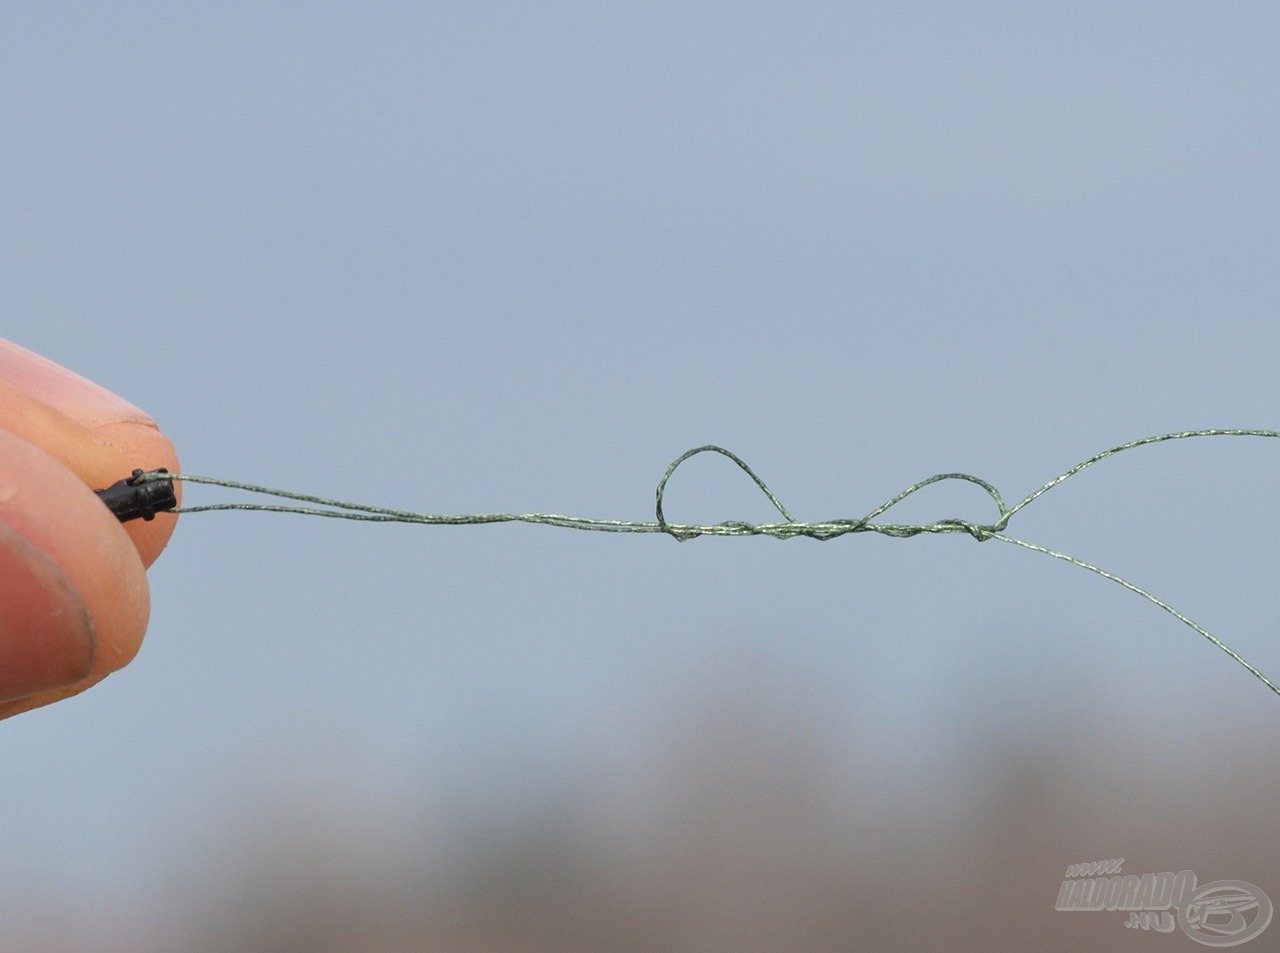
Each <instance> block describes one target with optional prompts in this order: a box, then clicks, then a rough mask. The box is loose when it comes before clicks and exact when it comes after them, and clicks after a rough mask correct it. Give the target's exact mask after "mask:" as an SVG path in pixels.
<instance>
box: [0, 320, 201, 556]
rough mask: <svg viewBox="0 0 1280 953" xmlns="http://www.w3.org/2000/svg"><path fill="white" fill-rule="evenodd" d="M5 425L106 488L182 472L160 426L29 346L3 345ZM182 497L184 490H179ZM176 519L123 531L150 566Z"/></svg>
mask: <svg viewBox="0 0 1280 953" xmlns="http://www.w3.org/2000/svg"><path fill="white" fill-rule="evenodd" d="M0 428H3V429H5V430H8V431H10V432H11V433H14V434H17V435H18V436H20V437H22V438H23V439H25V440H27V441H28V442H30V443H33V444H35V445H36V446H37V447H40V448H42V449H43V450H45V451H46V452H47V453H49V454H50V455H51V456H53V457H55V458H56V459H58V460H60V461H62V463H63V465H64V466H66V467H67V469H69V470H71V471H72V472H73V473H75V474H76V475H77V476H79V477H80V479H81V480H82V481H83V482H84V483H85V484H86V485H88V486H89V487H92V488H94V489H101V488H102V487H107V486H110V485H111V484H112V483H115V482H116V481H117V480H120V479H122V478H123V477H126V476H128V475H129V474H130V473H132V472H133V470H135V469H138V468H141V469H143V470H154V469H157V468H159V467H166V468H167V469H169V470H172V471H175V472H176V471H177V470H178V457H177V453H176V452H175V451H174V448H173V444H172V443H171V442H170V440H169V438H168V437H166V436H165V435H164V434H162V433H161V432H160V429H159V428H158V427H157V426H156V422H155V421H154V420H152V419H151V418H150V417H149V416H148V415H147V414H145V413H143V412H142V411H141V410H139V409H138V408H137V407H134V406H133V405H132V404H130V403H129V402H128V401H126V400H124V399H123V398H121V397H118V396H116V395H115V394H113V393H111V391H109V390H106V389H105V388H103V387H100V386H99V385H97V384H95V383H93V382H92V381H89V380H86V379H85V378H83V377H81V376H80V375H78V374H75V373H73V372H71V371H69V370H67V369H66V368H64V367H60V366H59V365H57V364H54V363H53V362H52V361H49V360H47V359H46V358H43V357H41V356H40V355H38V354H35V353H33V352H31V351H28V350H27V349H26V348H23V347H19V346H18V345H16V344H13V343H11V342H9V341H5V340H0ZM176 489H177V491H178V493H179V500H181V488H180V487H176ZM176 524H177V517H173V516H167V517H162V518H159V519H155V520H147V521H142V520H134V521H133V522H131V523H129V524H128V525H127V526H126V527H125V531H126V532H127V533H128V535H129V537H130V538H131V539H132V540H133V541H134V544H135V545H136V546H137V549H138V552H139V554H140V555H141V556H142V561H143V564H144V565H146V566H150V565H151V564H152V563H153V562H155V559H156V557H157V556H159V555H160V551H161V550H162V549H164V547H165V544H166V543H168V541H169V537H170V536H171V535H172V534H173V530H174V527H175V526H176Z"/></svg>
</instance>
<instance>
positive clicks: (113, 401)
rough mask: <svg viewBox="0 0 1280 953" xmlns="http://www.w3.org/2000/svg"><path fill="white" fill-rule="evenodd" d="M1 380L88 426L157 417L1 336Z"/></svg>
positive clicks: (147, 419)
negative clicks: (150, 415)
mask: <svg viewBox="0 0 1280 953" xmlns="http://www.w3.org/2000/svg"><path fill="white" fill-rule="evenodd" d="M0 380H3V381H4V382H5V383H7V384H11V385H12V386H13V387H14V388H16V389H17V390H19V391H21V392H22V393H24V394H26V395H27V396H29V397H32V398H34V399H36V400H38V401H40V402H41V403H42V404H44V405H45V406H47V407H52V408H53V409H55V410H58V411H61V412H62V413H64V414H66V415H67V416H68V417H70V418H71V419H72V420H75V421H76V422H78V423H81V424H84V425H85V426H87V427H98V426H101V425H102V424H108V423H116V422H119V421H125V420H132V421H139V422H143V423H150V424H154V421H152V419H151V418H150V417H149V416H148V415H147V414H145V413H143V412H142V411H141V410H139V409H138V408H137V407H135V406H133V404H131V403H129V402H128V401H127V400H125V399H124V398H123V397H119V396H117V395H116V394H113V393H112V392H111V391H109V390H107V389H106V388H105V387H102V386H100V385H98V384H95V383H94V382H93V381H91V380H86V379H85V378H83V377H81V376H80V375H79V374H77V373H75V372H74V371H69V370H67V369H66V368H65V367H62V366H61V365H59V364H55V363H53V361H51V360H49V359H48V358H45V357H41V356H40V355H39V354H36V353H34V352H33V351H28V350H27V349H26V348H25V347H21V346H19V345H17V344H14V343H13V342H12V341H5V340H3V339H0Z"/></svg>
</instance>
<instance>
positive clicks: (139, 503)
mask: <svg viewBox="0 0 1280 953" xmlns="http://www.w3.org/2000/svg"><path fill="white" fill-rule="evenodd" d="M168 472H169V471H168V470H166V469H165V468H164V467H161V468H160V469H159V470H134V471H133V476H130V477H126V478H125V479H123V480H119V481H117V482H116V483H113V484H111V485H110V486H109V487H107V488H106V489H105V490H94V492H95V493H97V494H98V496H99V497H100V498H101V499H102V502H103V503H106V504H107V508H108V509H109V510H111V512H112V513H115V514H116V517H117V518H118V519H119V520H120V522H121V523H127V522H129V520H136V519H138V518H139V517H141V518H142V519H144V520H153V519H155V518H156V514H157V513H163V512H164V511H166V510H171V509H173V508H174V507H175V506H177V505H178V497H177V496H176V495H175V494H174V492H173V481H172V480H141V479H139V478H140V477H142V476H143V475H145V474H151V473H168Z"/></svg>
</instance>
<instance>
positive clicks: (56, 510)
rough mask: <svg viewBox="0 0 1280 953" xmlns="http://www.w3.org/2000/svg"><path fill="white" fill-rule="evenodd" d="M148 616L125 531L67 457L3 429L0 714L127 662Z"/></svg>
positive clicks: (70, 689) (142, 579)
mask: <svg viewBox="0 0 1280 953" xmlns="http://www.w3.org/2000/svg"><path fill="white" fill-rule="evenodd" d="M148 613H149V603H148V592H147V578H146V573H145V571H144V567H143V565H142V559H141V557H140V556H139V554H138V551H137V549H136V548H135V546H134V544H133V541H132V539H131V538H130V537H129V535H128V534H127V533H126V532H125V528H124V527H123V526H122V525H121V524H120V522H119V521H118V520H117V519H116V518H115V517H114V516H113V515H112V514H111V511H110V510H108V509H107V508H106V507H105V506H103V505H102V501H101V500H99V499H98V498H97V496H96V494H94V492H93V491H92V490H91V489H89V488H88V487H87V486H85V484H84V483H83V482H82V481H81V480H80V479H79V478H78V477H77V476H76V475H75V474H73V473H72V472H71V471H69V470H68V469H67V468H66V467H65V466H63V465H62V463H61V462H60V461H59V460H56V459H54V457H52V456H51V455H50V454H48V453H46V452H45V451H43V450H42V449H40V448H38V447H35V446H33V445H31V444H30V443H27V442H26V441H25V440H22V439H20V438H19V437H17V436H15V435H13V434H11V433H8V432H5V431H0V717H5V716H7V715H10V714H15V713H16V712H17V711H22V710H26V709H27V708H33V707H37V706H39V705H42V704H47V703H48V702H50V701H54V700H56V699H57V698H62V697H65V696H67V695H69V694H75V693H76V692H78V691H83V690H84V689H85V688H88V687H89V686H90V685H92V684H93V683H95V682H97V681H100V680H101V679H103V678H105V677H106V676H107V675H109V674H110V673H111V672H114V671H115V670H116V669H119V668H121V667H122V666H124V665H126V664H127V663H128V662H129V661H130V660H131V659H132V658H133V657H134V655H136V654H137V651H138V647H139V646H140V645H141V644H142V636H143V633H144V632H145V631H146V628H147V617H148Z"/></svg>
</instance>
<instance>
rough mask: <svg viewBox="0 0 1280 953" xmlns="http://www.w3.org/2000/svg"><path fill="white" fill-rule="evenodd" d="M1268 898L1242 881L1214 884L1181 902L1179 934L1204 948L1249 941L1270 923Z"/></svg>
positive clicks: (1202, 888)
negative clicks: (1202, 945)
mask: <svg viewBox="0 0 1280 953" xmlns="http://www.w3.org/2000/svg"><path fill="white" fill-rule="evenodd" d="M1272 912H1273V911H1272V907H1271V898H1270V897H1268V896H1267V895H1266V894H1265V893H1263V892H1262V891H1261V890H1259V889H1258V888H1257V887H1255V886H1254V885H1253V884H1250V883H1245V882H1244V881H1243V880H1215V881H1213V883H1207V884H1205V885H1204V886H1202V887H1201V888H1200V889H1199V890H1197V891H1196V892H1195V893H1193V894H1192V895H1191V896H1189V897H1188V898H1187V899H1186V900H1184V901H1183V902H1182V906H1180V907H1179V908H1178V923H1179V924H1180V925H1181V926H1182V932H1183V933H1185V934H1186V935H1187V936H1189V937H1191V939H1193V940H1195V941H1196V942H1197V943H1203V944H1204V945H1205V946H1235V945H1237V944H1239V943H1245V942H1247V941H1249V940H1252V939H1253V938H1254V937H1255V936H1257V935H1258V934H1259V933H1261V932H1262V931H1263V930H1265V929H1266V928H1267V924H1269V923H1270V922H1271V914H1272Z"/></svg>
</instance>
